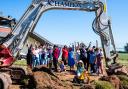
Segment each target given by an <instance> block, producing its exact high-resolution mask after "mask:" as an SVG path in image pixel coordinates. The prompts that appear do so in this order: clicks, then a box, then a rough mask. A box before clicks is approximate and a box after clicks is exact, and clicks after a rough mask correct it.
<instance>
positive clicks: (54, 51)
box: [53, 48, 59, 59]
mask: <svg viewBox="0 0 128 89" xmlns="http://www.w3.org/2000/svg"><path fill="white" fill-rule="evenodd" d="M58 57H59V49H58V48H55V49H54V50H53V58H56V59H58Z"/></svg>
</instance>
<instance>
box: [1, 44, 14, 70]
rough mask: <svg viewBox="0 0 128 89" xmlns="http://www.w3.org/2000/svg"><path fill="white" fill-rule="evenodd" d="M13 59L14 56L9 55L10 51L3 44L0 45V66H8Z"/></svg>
mask: <svg viewBox="0 0 128 89" xmlns="http://www.w3.org/2000/svg"><path fill="white" fill-rule="evenodd" d="M13 61H14V58H13V56H12V55H11V51H10V50H9V49H8V48H6V47H4V46H3V45H0V68H1V67H5V66H10V65H11V64H12V63H13Z"/></svg>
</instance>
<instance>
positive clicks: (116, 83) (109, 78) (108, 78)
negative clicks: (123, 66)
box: [100, 75, 121, 89]
mask: <svg viewBox="0 0 128 89" xmlns="http://www.w3.org/2000/svg"><path fill="white" fill-rule="evenodd" d="M100 80H102V81H108V82H110V83H111V84H112V85H113V86H114V87H115V89H119V87H120V83H121V82H120V79H119V78H118V77H117V76H116V75H111V76H103V77H101V78H100Z"/></svg>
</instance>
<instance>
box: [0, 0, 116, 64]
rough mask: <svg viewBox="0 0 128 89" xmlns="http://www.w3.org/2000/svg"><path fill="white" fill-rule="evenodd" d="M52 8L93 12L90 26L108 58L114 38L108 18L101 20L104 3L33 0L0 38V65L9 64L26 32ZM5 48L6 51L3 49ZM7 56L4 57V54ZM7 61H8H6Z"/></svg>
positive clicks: (89, 0)
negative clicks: (8, 31)
mask: <svg viewBox="0 0 128 89" xmlns="http://www.w3.org/2000/svg"><path fill="white" fill-rule="evenodd" d="M52 9H63V10H81V11H88V12H95V13H96V18H95V20H94V21H93V24H92V27H93V30H94V32H95V33H96V34H98V35H99V36H100V38H101V42H102V46H103V49H104V55H105V59H110V42H111V43H112V45H113V47H114V50H115V45H114V40H113V35H112V31H111V24H110V20H108V19H105V22H103V21H102V19H103V18H102V14H103V13H104V11H103V9H104V4H103V3H102V2H101V1H99V0H33V1H32V4H31V5H30V6H29V8H28V9H27V10H26V12H25V13H24V15H23V16H22V17H21V19H20V20H19V22H18V23H17V25H16V26H15V28H14V30H13V32H12V33H11V34H10V35H9V36H7V37H6V38H5V39H4V40H1V41H0V43H1V48H0V49H1V51H0V55H1V58H2V59H1V60H3V61H2V63H1V65H0V66H6V65H11V64H12V63H13V61H14V58H15V57H16V56H17V54H18V52H19V51H20V49H22V47H23V45H24V43H25V41H26V39H27V36H28V32H33V30H34V28H35V26H36V24H37V22H38V21H39V19H40V17H41V15H42V14H43V13H44V12H45V11H47V10H52ZM5 50H6V51H5ZM115 52H116V50H115ZM6 54H8V56H6V57H5V55H6ZM6 61H9V62H6Z"/></svg>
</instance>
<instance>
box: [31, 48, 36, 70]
mask: <svg viewBox="0 0 128 89" xmlns="http://www.w3.org/2000/svg"><path fill="white" fill-rule="evenodd" d="M35 66H36V53H35V47H32V68H34V67H35Z"/></svg>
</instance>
